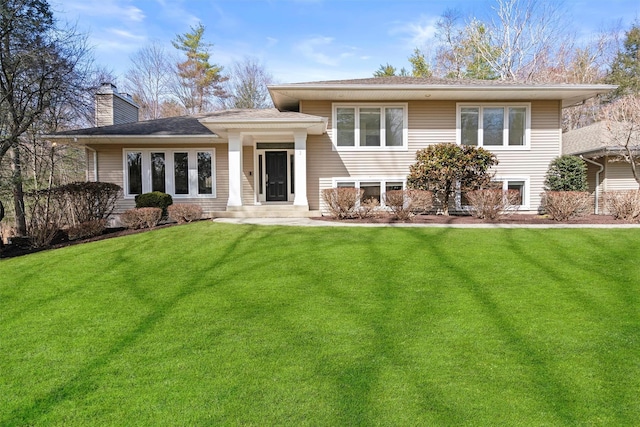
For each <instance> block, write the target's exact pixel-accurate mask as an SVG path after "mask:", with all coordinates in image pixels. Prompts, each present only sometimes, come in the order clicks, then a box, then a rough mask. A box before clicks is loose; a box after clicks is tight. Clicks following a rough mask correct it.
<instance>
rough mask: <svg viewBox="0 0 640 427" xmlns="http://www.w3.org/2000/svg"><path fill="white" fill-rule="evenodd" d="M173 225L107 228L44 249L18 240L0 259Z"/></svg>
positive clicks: (55, 243)
mask: <svg viewBox="0 0 640 427" xmlns="http://www.w3.org/2000/svg"><path fill="white" fill-rule="evenodd" d="M175 225H178V224H177V223H168V224H161V225H157V226H156V227H154V228H143V229H139V230H131V229H128V228H124V227H119V228H107V229H106V230H104V231H103V232H102V234H101V235H99V236H94V237H90V238H88V239H78V240H66V239H65V238H61V239H58V240H56V241H54V243H53V244H52V245H51V246H48V247H44V248H32V247H30V246H29V245H28V244H26V243H23V242H21V241H20V240H18V243H16V244H11V245H5V246H4V247H3V248H1V249H0V258H13V257H16V256H21V255H28V254H32V253H35V252H40V251H46V250H49V249H59V248H64V247H66V246H73V245H80V244H82V243H89V242H97V241H99V240H105V239H111V238H112V237H120V236H128V235H129V234H138V233H144V232H146V231H150V230H158V229H160V228H167V227H173V226H175Z"/></svg>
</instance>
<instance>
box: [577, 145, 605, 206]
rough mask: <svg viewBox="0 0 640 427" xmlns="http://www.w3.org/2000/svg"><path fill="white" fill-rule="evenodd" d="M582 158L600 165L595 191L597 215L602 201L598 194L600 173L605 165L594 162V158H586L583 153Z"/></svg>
mask: <svg viewBox="0 0 640 427" xmlns="http://www.w3.org/2000/svg"><path fill="white" fill-rule="evenodd" d="M580 158H581V159H582V160H584V161H585V162H587V163H591V164H592V165H595V166H598V167H599V169H598V171H597V172H596V192H595V195H596V209H595V212H594V213H595V214H596V215H598V212H599V209H598V205H599V203H600V196H599V194H598V189H599V188H598V187H600V173H601V172H602V171H603V170H604V165H601V164H600V163H598V162H594V161H593V160H589V159H586V158H585V157H584V156H582V155H581V156H580Z"/></svg>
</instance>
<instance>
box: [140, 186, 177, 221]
mask: <svg viewBox="0 0 640 427" xmlns="http://www.w3.org/2000/svg"><path fill="white" fill-rule="evenodd" d="M172 204H173V197H171V195H170V194H167V193H163V192H161V191H152V192H151V193H144V194H138V195H137V196H136V208H160V209H162V215H163V216H167V208H168V207H169V206H170V205H172Z"/></svg>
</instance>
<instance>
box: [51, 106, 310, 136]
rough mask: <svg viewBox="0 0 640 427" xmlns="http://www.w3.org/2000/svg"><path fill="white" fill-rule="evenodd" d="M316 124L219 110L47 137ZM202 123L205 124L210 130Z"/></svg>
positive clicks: (300, 117) (276, 114)
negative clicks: (244, 124) (233, 125)
mask: <svg viewBox="0 0 640 427" xmlns="http://www.w3.org/2000/svg"><path fill="white" fill-rule="evenodd" d="M300 121H305V122H307V121H318V122H321V121H322V118H320V117H317V116H312V115H309V114H302V113H295V112H288V111H278V110H277V109H275V108H267V109H237V110H221V111H215V112H212V113H206V114H197V115H192V116H181V117H167V118H163V119H156V120H147V121H142V122H133V123H126V124H119V125H112V126H102V127H93V128H85V129H77V130H70V131H64V132H58V133H56V134H53V135H50V136H49V137H50V138H52V139H55V138H67V137H80V136H82V137H92V136H132V137H135V136H206V135H210V136H212V137H217V136H218V135H217V134H216V133H215V132H213V131H212V130H210V127H213V128H215V125H216V123H221V124H222V123H224V124H229V123H236V122H237V123H242V122H254V123H261V122H263V123H264V122H300ZM202 123H207V124H208V125H209V127H207V126H205V125H204V124H202Z"/></svg>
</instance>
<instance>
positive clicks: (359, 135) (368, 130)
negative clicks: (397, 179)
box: [333, 105, 407, 149]
mask: <svg viewBox="0 0 640 427" xmlns="http://www.w3.org/2000/svg"><path fill="white" fill-rule="evenodd" d="M406 112H407V107H406V105H361V106H358V105H336V106H335V108H334V117H335V120H334V125H333V135H334V139H335V141H334V144H335V146H336V147H337V148H338V149H348V148H363V149H385V148H386V149H401V148H406V146H407V132H406V130H407V123H406V122H407V118H406Z"/></svg>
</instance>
